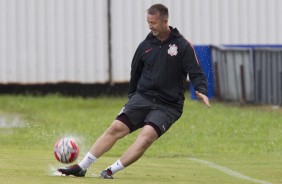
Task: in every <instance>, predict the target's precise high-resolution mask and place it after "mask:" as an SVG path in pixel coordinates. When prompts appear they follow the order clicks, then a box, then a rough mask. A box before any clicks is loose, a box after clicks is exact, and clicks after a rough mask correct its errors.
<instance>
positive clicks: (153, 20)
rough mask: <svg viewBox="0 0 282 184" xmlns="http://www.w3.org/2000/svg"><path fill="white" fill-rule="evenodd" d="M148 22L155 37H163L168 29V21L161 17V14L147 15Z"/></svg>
mask: <svg viewBox="0 0 282 184" xmlns="http://www.w3.org/2000/svg"><path fill="white" fill-rule="evenodd" d="M147 22H148V25H149V29H150V30H151V31H152V33H153V35H154V36H156V37H161V36H162V35H163V33H164V30H165V28H166V24H167V20H164V19H162V18H161V17H160V14H159V13H158V14H156V15H150V14H148V15H147Z"/></svg>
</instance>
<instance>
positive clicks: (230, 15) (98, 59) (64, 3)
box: [0, 0, 282, 83]
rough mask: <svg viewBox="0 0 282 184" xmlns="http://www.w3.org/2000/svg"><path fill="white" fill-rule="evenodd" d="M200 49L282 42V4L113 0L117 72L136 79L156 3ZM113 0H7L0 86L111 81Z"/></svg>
mask: <svg viewBox="0 0 282 184" xmlns="http://www.w3.org/2000/svg"><path fill="white" fill-rule="evenodd" d="M159 2H160V3H164V4H165V5H166V6H167V7H168V8H169V10H170V21H169V22H170V24H171V25H172V26H174V27H177V28H178V30H179V31H180V32H181V33H182V34H183V35H184V36H185V37H186V38H187V39H188V40H190V41H191V42H192V43H193V44H194V45H202V44H282V34H281V33H282V19H281V17H282V11H281V9H282V1H281V0H160V1H157V0H112V1H111V3H112V6H111V13H112V16H111V19H112V24H111V28H112V42H111V43H112V62H113V63H112V65H113V68H112V74H113V81H114V82H122V81H128V80H129V74H130V64H131V59H132V56H133V54H134V52H135V49H136V47H137V45H138V44H139V43H140V42H141V41H142V40H143V39H144V38H145V36H146V35H147V33H148V32H149V29H148V27H147V23H146V10H147V9H148V8H149V6H150V5H152V4H153V3H159ZM107 26H108V25H107V1H106V0H0V83H46V82H49V83H50V82H51V83H54V82H62V81H67V82H82V83H98V82H102V83H103V82H107V81H108V80H109V76H108V69H109V66H108V37H107Z"/></svg>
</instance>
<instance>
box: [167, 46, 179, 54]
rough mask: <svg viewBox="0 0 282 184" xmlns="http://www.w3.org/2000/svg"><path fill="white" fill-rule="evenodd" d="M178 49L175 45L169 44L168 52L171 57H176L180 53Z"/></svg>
mask: <svg viewBox="0 0 282 184" xmlns="http://www.w3.org/2000/svg"><path fill="white" fill-rule="evenodd" d="M177 49H178V47H177V46H176V45H175V44H173V45H171V44H169V49H168V50H167V53H168V54H169V55H171V56H176V55H177V53H178V51H177Z"/></svg>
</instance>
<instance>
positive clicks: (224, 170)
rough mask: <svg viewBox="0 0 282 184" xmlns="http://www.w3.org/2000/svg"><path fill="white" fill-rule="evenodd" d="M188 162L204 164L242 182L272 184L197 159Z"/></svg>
mask: <svg viewBox="0 0 282 184" xmlns="http://www.w3.org/2000/svg"><path fill="white" fill-rule="evenodd" d="M188 159H189V160H192V161H195V162H198V163H201V164H204V165H207V166H209V167H211V168H214V169H217V170H219V171H221V172H223V173H225V174H228V175H230V176H233V177H236V178H240V179H242V180H248V181H252V182H255V183H261V184H272V183H270V182H268V181H263V180H258V179H254V178H251V177H249V176H246V175H243V174H241V173H238V172H236V171H233V170H231V169H228V168H226V167H223V166H220V165H217V164H215V163H213V162H210V161H206V160H201V159H197V158H188Z"/></svg>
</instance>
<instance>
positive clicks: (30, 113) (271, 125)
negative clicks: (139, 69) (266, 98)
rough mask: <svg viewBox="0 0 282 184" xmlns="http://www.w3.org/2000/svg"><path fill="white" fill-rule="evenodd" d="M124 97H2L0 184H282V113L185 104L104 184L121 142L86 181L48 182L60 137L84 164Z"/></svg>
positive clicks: (127, 142) (127, 141)
mask: <svg viewBox="0 0 282 184" xmlns="http://www.w3.org/2000/svg"><path fill="white" fill-rule="evenodd" d="M126 101H127V98H126V97H100V98H85V99H84V98H80V97H74V98H70V97H61V96H59V95H51V96H44V97H32V96H0V150H1V151H0V170H1V172H0V183H1V184H2V183H3V184H6V183H7V184H10V183H30V184H33V183H40V184H41V183H46V184H47V183H48V184H49V183H50V184H52V183H62V184H63V183H84V184H87V183H117V184H121V183H122V184H127V183H128V184H132V183H142V184H144V183H170V184H176V183H207V184H209V183H211V184H223V183H226V184H227V183H228V184H235V183H240V184H248V183H262V184H268V183H282V111H281V108H280V109H272V108H271V107H261V106H239V105H235V104H226V103H219V102H215V101H212V102H211V105H212V108H209V109H208V108H206V107H205V106H204V105H203V104H201V103H198V102H197V101H191V100H189V99H187V100H186V101H185V109H184V113H183V115H182V117H181V119H180V120H179V121H178V122H177V123H176V124H175V125H174V126H173V127H172V128H171V129H170V130H169V131H168V132H167V133H166V134H165V135H164V136H163V137H161V138H160V139H159V140H158V141H157V142H156V143H155V144H154V145H153V146H152V147H151V148H150V149H149V150H148V151H147V152H146V154H145V155H144V157H142V158H141V159H140V160H139V161H138V162H136V163H135V164H133V165H132V166H130V167H128V168H126V169H125V170H123V171H121V172H119V173H117V174H116V175H115V180H102V179H100V178H98V174H99V173H100V172H101V171H102V170H103V169H105V168H106V167H107V166H109V165H110V164H112V162H114V161H115V160H116V159H117V158H118V157H119V156H120V155H121V154H122V152H123V151H124V150H125V149H126V148H127V147H128V146H129V145H130V144H131V143H132V142H133V141H134V139H135V137H136V135H137V134H138V131H137V132H135V133H133V134H131V135H128V136H127V137H125V138H124V139H122V140H121V141H119V142H118V143H117V144H116V145H115V147H114V148H113V149H112V150H111V151H110V152H108V153H106V154H105V155H104V156H103V157H101V158H100V159H99V160H98V161H97V162H96V163H95V164H93V165H92V166H91V168H90V169H89V170H88V172H87V175H86V177H85V178H75V177H62V176H54V175H52V170H54V169H56V168H57V167H60V166H63V165H62V164H60V163H59V162H58V161H56V159H55V157H54V155H53V146H54V144H55V142H56V140H57V139H58V138H59V137H61V136H73V137H74V138H75V139H76V140H77V141H78V144H79V146H80V149H81V154H80V156H79V158H78V161H79V160H80V159H82V158H83V156H84V154H85V153H86V152H87V151H88V149H89V148H90V146H91V145H92V143H93V141H94V140H96V139H97V138H98V136H99V135H100V134H101V133H102V132H103V131H104V130H105V129H106V128H107V127H108V126H109V124H110V123H111V122H112V120H113V119H114V118H115V116H116V114H117V113H118V112H119V111H120V109H121V107H122V106H123V104H124V103H125V102H126Z"/></svg>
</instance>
